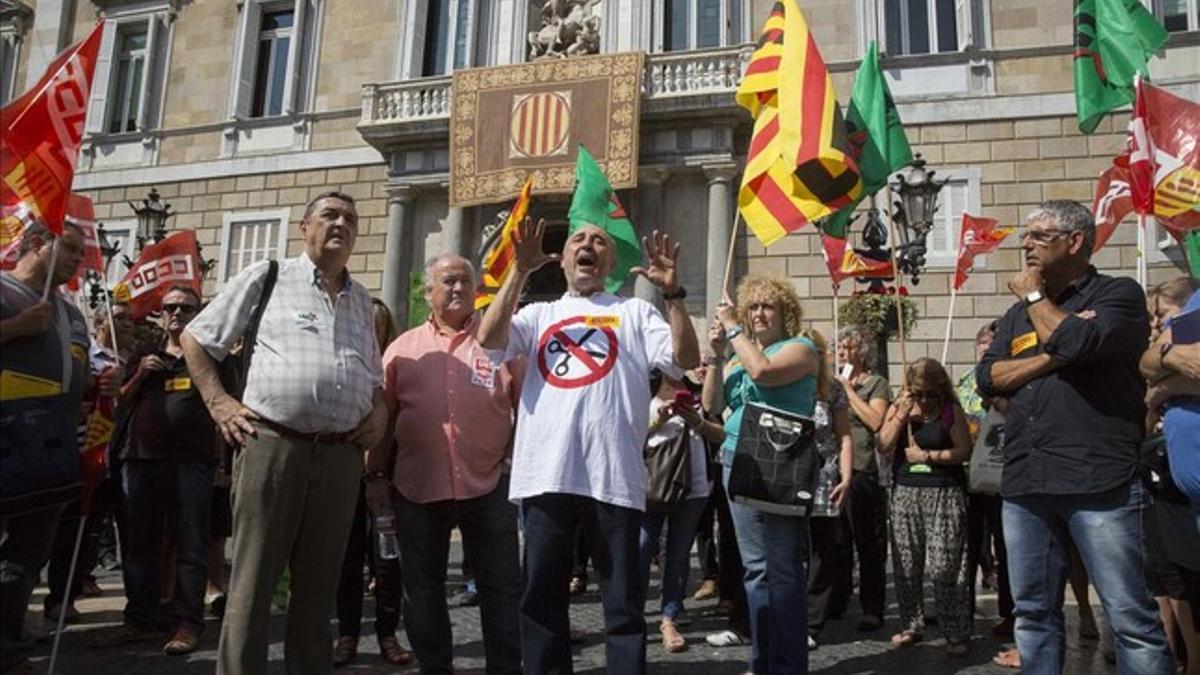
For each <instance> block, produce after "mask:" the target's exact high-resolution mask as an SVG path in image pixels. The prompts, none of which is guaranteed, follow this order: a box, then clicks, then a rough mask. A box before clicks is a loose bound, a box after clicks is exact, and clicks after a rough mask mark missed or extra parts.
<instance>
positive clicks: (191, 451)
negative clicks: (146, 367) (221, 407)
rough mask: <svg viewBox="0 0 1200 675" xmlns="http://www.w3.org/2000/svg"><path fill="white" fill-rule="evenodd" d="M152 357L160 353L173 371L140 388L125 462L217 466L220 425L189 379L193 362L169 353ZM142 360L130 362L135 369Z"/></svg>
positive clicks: (151, 378)
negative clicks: (147, 460) (190, 463)
mask: <svg viewBox="0 0 1200 675" xmlns="http://www.w3.org/2000/svg"><path fill="white" fill-rule="evenodd" d="M148 353H152V354H158V356H160V357H162V359H163V360H164V361H165V362H166V364H167V367H166V368H165V369H164V370H162V371H161V372H157V373H150V374H149V375H148V376H147V377H146V379H145V380H142V384H141V386H139V387H138V390H137V394H136V396H135V397H134V400H133V402H132V404H131V412H130V414H131V415H132V419H131V420H130V424H129V438H128V439H127V440H126V443H125V451H124V453H123V457H124V458H125V459H156V460H162V459H169V460H175V461H181V462H215V461H216V460H217V451H216V446H215V443H216V434H217V429H216V424H215V423H214V422H213V420H212V417H210V416H209V414H208V408H206V407H205V405H204V399H203V398H201V396H200V392H199V390H197V389H196V387H195V385H194V384H193V383H192V378H191V376H190V375H188V369H187V363H186V362H184V360H183V357H179V358H175V357H173V356H170V355H169V354H167V353H166V352H164V351H151V352H148ZM138 359H139V360H140V357H138ZM139 360H135V359H130V360H129V363H130V368H131V369H134V368H136V367H137V366H136V365H135V364H137V363H139Z"/></svg>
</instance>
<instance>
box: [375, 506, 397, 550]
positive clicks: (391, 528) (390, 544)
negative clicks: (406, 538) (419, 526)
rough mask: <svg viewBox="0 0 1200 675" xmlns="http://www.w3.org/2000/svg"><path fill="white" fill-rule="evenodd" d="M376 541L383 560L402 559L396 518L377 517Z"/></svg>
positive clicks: (390, 516)
mask: <svg viewBox="0 0 1200 675" xmlns="http://www.w3.org/2000/svg"><path fill="white" fill-rule="evenodd" d="M375 539H376V546H377V548H378V549H379V558H380V559H381V560H395V559H396V558H399V557H400V540H399V539H397V538H396V516H393V515H386V516H376V517H375Z"/></svg>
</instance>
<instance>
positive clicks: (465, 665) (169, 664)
mask: <svg viewBox="0 0 1200 675" xmlns="http://www.w3.org/2000/svg"><path fill="white" fill-rule="evenodd" d="M451 555H452V563H451V565H452V567H451V580H450V582H449V583H448V584H447V593H448V595H450V596H451V597H449V600H448V602H449V604H450V616H451V621H452V624H453V629H454V637H455V666H456V668H457V672H459V673H463V674H471V675H473V674H475V673H484V672H485V671H484V668H483V666H484V661H483V643H482V641H481V635H480V627H479V611H478V608H477V607H470V608H466V607H459V606H458V600H459V598H458V593H459V591H460V590H461V587H462V583H461V577H460V576H458V575H459V573H460V572H461V568H460V564H461V553H460V549H459V547H458V544H457V542H455V545H454V546H453V551H452V554H451ZM652 574H653V575H654V578H653V580H652V582H651V589H650V599H649V600H648V601H647V603H646V606H647V608H648V609H652V610H654V611H652V612H648V613H647V616H646V623H647V626H648V633H649V638H648V640H649V644H648V647H647V650H646V654H647V661H648V662H649V669H648V670H649V672H651V673H667V674H671V673H684V672H686V673H711V674H713V675H726V674H730V675H732V674H737V673H742V672H744V671H745V667H746V658H747V655H748V649H747V648H745V647H730V648H722V649H716V648H713V647H710V646H709V645H708V644H706V643H705V642H704V636H705V635H707V634H709V633H712V632H716V631H719V630H721V629H723V628H724V626H725V618H724V617H723V616H719V615H717V614H716V611H715V610H716V602H715V600H707V601H704V602H696V601H693V600H691V599H689V600H688V601H687V603H686V605H687V616H688V619H690V623H689V624H688V625H686V626H681V631H682V632H683V634H684V636H685V637H686V638H687V641H688V645H689V649H688V651H686V652H684V653H681V654H669V653H667V652H666V651H665V650H664V649H663V648H662V645H661V643H660V642H658V631H657V625H658V619H659V617H658V613H657V607H658V598H659V595H658V578H657V571H655V572H652ZM697 579H698V570H696V569H695V568H693V570H692V581H691V582H690V586H691V587H692V588H694V587H695V585H696V583H697V581H696V580H697ZM100 585H101V587H102V588H103V589H104V595H102V596H101V597H98V598H85V599H80V600H79V601H78V602H77V603H76V607H77V609H78V610H79V611H80V613H81V614H82V621H81V623H79V624H76V625H72V626H68V628H67V630H66V631H65V632H64V634H63V637H62V646H61V648H60V655H59V662H58V664H59V665H58V667H57V668H56V670H57V672H58V673H59V675H77V674H78V675H199V674H209V673H212V672H214V670H215V659H216V648H217V634H218V632H219V624H218V621H217V620H216V619H210V620H209V621H208V625H207V627H206V630H205V632H204V636H203V638H202V640H201V643H200V649H199V650H197V651H196V652H194V653H192V654H190V655H187V656H182V657H170V656H164V655H163V654H162V652H161V651H160V648H161V644H155V643H148V642H147V643H141V644H135V645H128V646H125V647H118V648H112V649H91V648H89V647H88V643H89V642H90V641H91V640H93V639H95V638H96V637H98V636H101V635H105V634H107V633H109V632H111V631H113V630H114V629H115V628H116V627H117V626H118V625H119V623H120V621H121V609H122V608H123V607H124V598H123V596H122V589H121V577H120V574H119V573H115V572H107V573H103V574H102V575H101V576H100ZM44 595H45V587H44V586H42V587H40V588H39V589H38V590H37V592H36V593H35V596H34V598H33V602H32V604H31V605H30V607H31V609H37V610H39V613H38V616H40V609H41V603H42V598H43V597H44ZM1070 597H1071V596H1070V594H1069V593H1068V598H1070ZM856 599H857V596H856V598H855V600H856ZM599 600H600V598H599V595H598V593H597V592H596V589H595V586H594V585H592V586H591V587H590V588H589V592H588V593H586V594H584V595H582V596H578V597H577V598H575V599H574V603H573V604H572V607H571V620H572V624H573V625H575V626H578V627H581V628H583V629H585V630H586V631H587V638H586V640H585V642H584V643H583V644H582V645H580V646H578V647H576V648H575V649H574V652H575V670H576V672H577V673H581V674H593V673H604V672H605V669H604V645H603V639H602V630H603V625H604V622H603V614H602V611H601V607H600V602H599ZM1092 601H1093V605H1094V606H1095V607H1096V612H1097V618H1098V620H1099V621H1101V624H1102V625H1101V627H1100V628H1101V631H1104V630H1106V626H1104V625H1103V612H1101V611H1100V609H1099V602H1098V601H1097V600H1096V595H1095V591H1094V590H1093V591H1092ZM889 602H890V604H889V607H888V616H887V617H886V619H887V621H886V622H885V625H884V628H883V629H881V630H879V631H877V632H875V633H869V634H863V633H858V632H856V631H855V626H856V624H857V623H858V620H859V618H860V614H859V611H858V608H857V607H855V606H854V604H855V601H852V603H851V605H852V606H851V608H850V610H849V611H848V612H847V614H846V616H845V617H843V618H842V619H839V620H836V621H831V622H829V623H827V625H826V628H825V630H824V632H823V633H822V635H821V638H820V642H821V645H820V647H819V648H818V649H817V650H816V651H815V652H812V653H811V656H810V660H811V672H814V673H825V674H828V675H851V674H857V673H892V672H895V673H914V674H916V673H920V674H929V675H942V674H948V673H989V674H990V673H996V674H999V673H1013V672H1015V671H1012V670H1006V669H1004V668H1000V667H998V666H994V665H992V663H991V658H992V656H993V655H994V654H995V653H996V652H997V651H998V650H999V649H1001V648H1002V647H1004V646H1007V645H1006V644H1005V643H1004V642H1003V641H1001V640H1000V639H998V638H994V637H992V636H991V633H990V631H989V629H990V627H991V625H992V623H993V618H992V617H994V616H995V611H996V596H995V594H994V593H987V592H982V593H981V595H980V596H979V610H978V614H977V615H976V633H977V636H976V637H975V638H974V639H973V640H972V641H971V645H970V647H971V649H970V653H969V654H968V655H967V656H965V657H961V658H950V657H947V656H946V655H945V652H944V647H945V642H944V641H943V640H941V639H940V638H937V628H936V626H932V627H931V628H930V629H929V630H928V632H927V636H928V637H929V639H928V640H927V641H926V642H924V643H921V644H918V645H916V646H914V647H911V648H908V649H904V650H895V649H893V648H892V647H891V645H890V643H889V638H890V636H891V634H892V633H893V632H895V630H897V626H896V606H895V601H894V598H893V597H892V594H891V590H890V585H889ZM1069 602H1070V601H1069ZM364 614H365V617H371V616H373V601H372V600H371V599H370V598H367V601H366V603H365V608H364ZM1066 616H1067V629H1068V638H1067V644H1068V654H1067V663H1066V669H1065V671H1064V672H1065V673H1068V674H1070V675H1077V674H1078V675H1083V674H1085V673H1086V674H1088V675H1092V674H1097V675H1101V674H1104V673H1112V672H1115V669H1114V668H1113V667H1112V666H1110V665H1108V664H1107V663H1106V662H1105V661H1104V659H1103V657H1102V655H1101V652H1100V649H1099V647H1098V645H1097V644H1096V642H1095V641H1091V642H1084V643H1082V644H1081V641H1080V640H1079V639H1078V638H1077V637H1076V632H1077V626H1078V614H1077V613H1076V611H1075V607H1074V606H1073V605H1070V604H1069V606H1068V607H1067V610H1066ZM405 620H407V621H419V620H420V617H411V616H410V617H405ZM283 632H284V615H283V614H282V613H278V612H277V613H275V614H274V615H273V616H272V617H271V639H272V643H271V648H270V667H269V669H268V673H269V674H270V675H277V674H282V673H284V672H285V669H284V664H283ZM797 639H803V638H802V636H797ZM164 641H165V636H164ZM401 642H402V643H404V644H406V645H407V639H405V637H404V636H403V635H401ZM1009 644H1011V643H1009ZM49 653H50V643H49V642H46V643H44V644H41V645H39V649H38V652H37V654H36V656H35V658H34V662H35V663H36V664H41V667H42V668H45V666H46V665H47V664H48V661H49ZM337 672H339V673H368V674H376V673H415V672H418V670H417V668H416V667H408V668H395V667H393V666H390V665H388V664H385V663H384V662H383V661H382V660H381V659H380V657H379V645H378V643H377V642H376V640H375V637H374V633H373V622H372V621H371V620H370V619H369V618H366V619H364V622H363V638H362V640H361V642H360V644H359V656H358V659H357V660H356V661H355V662H354V663H352V664H351V665H350V666H348V667H345V668H342V669H339V670H338V671H337ZM616 675H619V674H616Z"/></svg>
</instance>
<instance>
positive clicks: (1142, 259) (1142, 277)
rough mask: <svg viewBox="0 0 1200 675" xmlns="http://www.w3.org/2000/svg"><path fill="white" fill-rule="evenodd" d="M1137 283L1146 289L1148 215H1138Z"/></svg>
mask: <svg viewBox="0 0 1200 675" xmlns="http://www.w3.org/2000/svg"><path fill="white" fill-rule="evenodd" d="M1137 247H1138V257H1137V282H1138V285H1140V286H1141V287H1142V288H1145V287H1146V215H1145V214H1143V213H1139V214H1138V237H1137Z"/></svg>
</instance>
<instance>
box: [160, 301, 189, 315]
mask: <svg viewBox="0 0 1200 675" xmlns="http://www.w3.org/2000/svg"><path fill="white" fill-rule="evenodd" d="M195 311H196V306H195V305H188V304H176V303H173V302H172V303H169V304H166V305H163V312H165V313H167V314H174V313H175V312H180V313H182V314H192V313H193V312H195Z"/></svg>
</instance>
